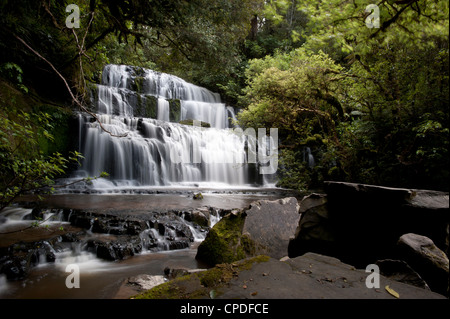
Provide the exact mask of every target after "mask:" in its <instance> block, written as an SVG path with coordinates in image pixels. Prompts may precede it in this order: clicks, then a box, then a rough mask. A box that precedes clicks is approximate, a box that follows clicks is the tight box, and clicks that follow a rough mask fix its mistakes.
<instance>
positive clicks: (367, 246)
mask: <svg viewBox="0 0 450 319" xmlns="http://www.w3.org/2000/svg"><path fill="white" fill-rule="evenodd" d="M325 192H326V194H322V195H312V196H309V197H305V198H304V202H303V201H302V202H301V203H300V210H301V211H302V214H301V219H300V222H299V228H298V230H297V232H296V237H295V239H294V240H292V241H291V243H290V245H289V256H290V257H295V256H300V255H302V254H304V253H306V252H310V251H313V252H317V253H320V254H325V255H330V256H334V257H337V258H339V259H341V260H342V261H344V262H347V263H350V264H353V265H355V266H357V267H360V268H364V267H365V266H366V265H368V264H372V263H374V262H375V261H376V260H382V259H398V258H397V257H396V254H397V251H396V243H397V240H398V238H399V237H400V236H401V235H403V234H405V233H409V232H413V233H419V234H423V235H425V236H428V237H429V238H431V239H432V240H433V241H434V242H435V244H436V246H438V247H439V248H440V249H442V250H443V251H447V249H448V224H449V206H448V193H443V192H434V191H427V190H413V189H402V188H390V187H381V186H373V185H364V184H354V183H342V182H325ZM302 206H303V208H302Z"/></svg>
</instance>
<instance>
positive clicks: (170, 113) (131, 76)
mask: <svg viewBox="0 0 450 319" xmlns="http://www.w3.org/2000/svg"><path fill="white" fill-rule="evenodd" d="M92 100H93V104H94V107H95V108H96V113H97V117H98V119H99V121H101V123H102V125H103V126H104V127H105V128H106V130H108V131H109V132H111V133H112V134H114V135H126V137H113V136H111V135H110V134H108V133H107V132H104V131H103V130H101V128H100V126H99V124H98V122H97V121H95V120H94V119H93V118H92V117H90V116H88V115H83V116H79V127H80V134H79V136H80V142H79V145H80V152H81V153H82V154H83V156H84V160H83V162H82V164H81V167H80V168H79V170H78V171H77V172H76V176H77V177H87V176H90V177H93V176H99V175H100V174H101V172H107V173H108V174H109V175H110V177H109V179H108V180H104V179H99V180H95V181H93V183H94V187H95V188H107V187H140V186H204V187H214V186H217V187H233V186H238V187H242V186H256V185H261V183H263V181H264V178H261V177H260V176H258V163H256V162H254V161H253V162H249V160H248V159H249V158H250V157H248V154H247V152H248V145H249V144H252V143H254V141H249V139H252V138H254V137H252V136H248V135H242V134H236V133H235V132H234V131H233V129H232V126H231V123H232V120H233V119H235V112H234V109H233V108H232V107H230V106H227V105H226V104H225V103H222V101H221V99H220V96H219V94H217V93H213V92H211V91H209V90H207V89H206V88H202V87H199V86H196V85H194V84H191V83H188V82H186V81H184V80H183V79H180V78H178V77H176V76H173V75H169V74H165V73H161V72H156V71H152V70H147V69H142V68H136V67H131V66H125V65H107V66H105V68H104V70H103V74H102V82H101V84H99V85H97V87H96V90H94V94H93V97H92ZM189 121H190V122H191V123H193V124H194V125H186V124H187V123H189ZM186 122H187V123H186ZM200 122H203V123H208V124H209V127H200V125H199V124H200ZM207 126H208V125H207ZM255 172H256V173H255Z"/></svg>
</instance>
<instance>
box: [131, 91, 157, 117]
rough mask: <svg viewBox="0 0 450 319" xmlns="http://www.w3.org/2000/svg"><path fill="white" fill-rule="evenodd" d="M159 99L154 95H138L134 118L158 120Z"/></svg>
mask: <svg viewBox="0 0 450 319" xmlns="http://www.w3.org/2000/svg"><path fill="white" fill-rule="evenodd" d="M157 110H158V99H157V98H156V97H154V96H152V95H141V94H137V102H136V107H135V109H134V116H136V117H145V118H152V119H156V117H157V115H156V114H157Z"/></svg>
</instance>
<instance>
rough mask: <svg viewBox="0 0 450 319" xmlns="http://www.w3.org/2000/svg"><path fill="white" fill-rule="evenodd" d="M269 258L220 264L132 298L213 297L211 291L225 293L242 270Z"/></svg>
mask: <svg viewBox="0 0 450 319" xmlns="http://www.w3.org/2000/svg"><path fill="white" fill-rule="evenodd" d="M269 260H270V257H268V256H263V255H261V256H256V257H252V258H247V259H243V260H239V261H238V262H235V263H232V264H230V263H224V264H219V265H217V266H216V267H214V268H211V269H208V270H207V271H203V272H198V273H193V274H188V275H185V276H182V277H177V278H175V279H174V280H172V281H169V282H166V283H164V284H162V285H159V286H156V287H154V288H152V289H150V290H148V291H146V292H144V293H142V294H139V295H136V296H134V297H132V299H206V298H211V291H214V294H215V296H217V297H218V296H220V295H221V294H222V293H223V292H222V290H223V288H224V287H226V286H227V284H228V283H229V282H230V281H231V280H232V279H233V278H236V277H237V276H238V275H239V273H240V272H241V271H244V270H250V269H251V268H252V267H253V265H254V264H256V263H262V262H267V261H269Z"/></svg>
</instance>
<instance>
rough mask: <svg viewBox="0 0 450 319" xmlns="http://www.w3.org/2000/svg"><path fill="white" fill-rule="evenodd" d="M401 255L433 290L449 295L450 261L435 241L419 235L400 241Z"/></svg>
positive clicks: (404, 237) (407, 235)
mask: <svg viewBox="0 0 450 319" xmlns="http://www.w3.org/2000/svg"><path fill="white" fill-rule="evenodd" d="M397 244H398V248H399V255H400V256H401V257H402V259H403V260H405V261H406V262H407V263H408V264H409V265H410V266H411V267H412V268H413V269H414V270H415V271H417V272H418V273H419V274H420V276H421V277H422V278H423V279H424V280H425V281H426V282H427V284H428V285H429V287H430V288H431V290H433V291H436V292H438V293H440V294H444V295H446V294H448V278H449V260H448V257H447V256H446V254H445V253H444V252H443V251H442V250H440V249H439V248H438V247H436V245H435V244H434V243H433V241H432V240H431V239H430V238H428V237H425V236H421V235H417V234H411V233H410V234H405V235H403V236H401V237H400V239H399V240H398V243H397Z"/></svg>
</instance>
